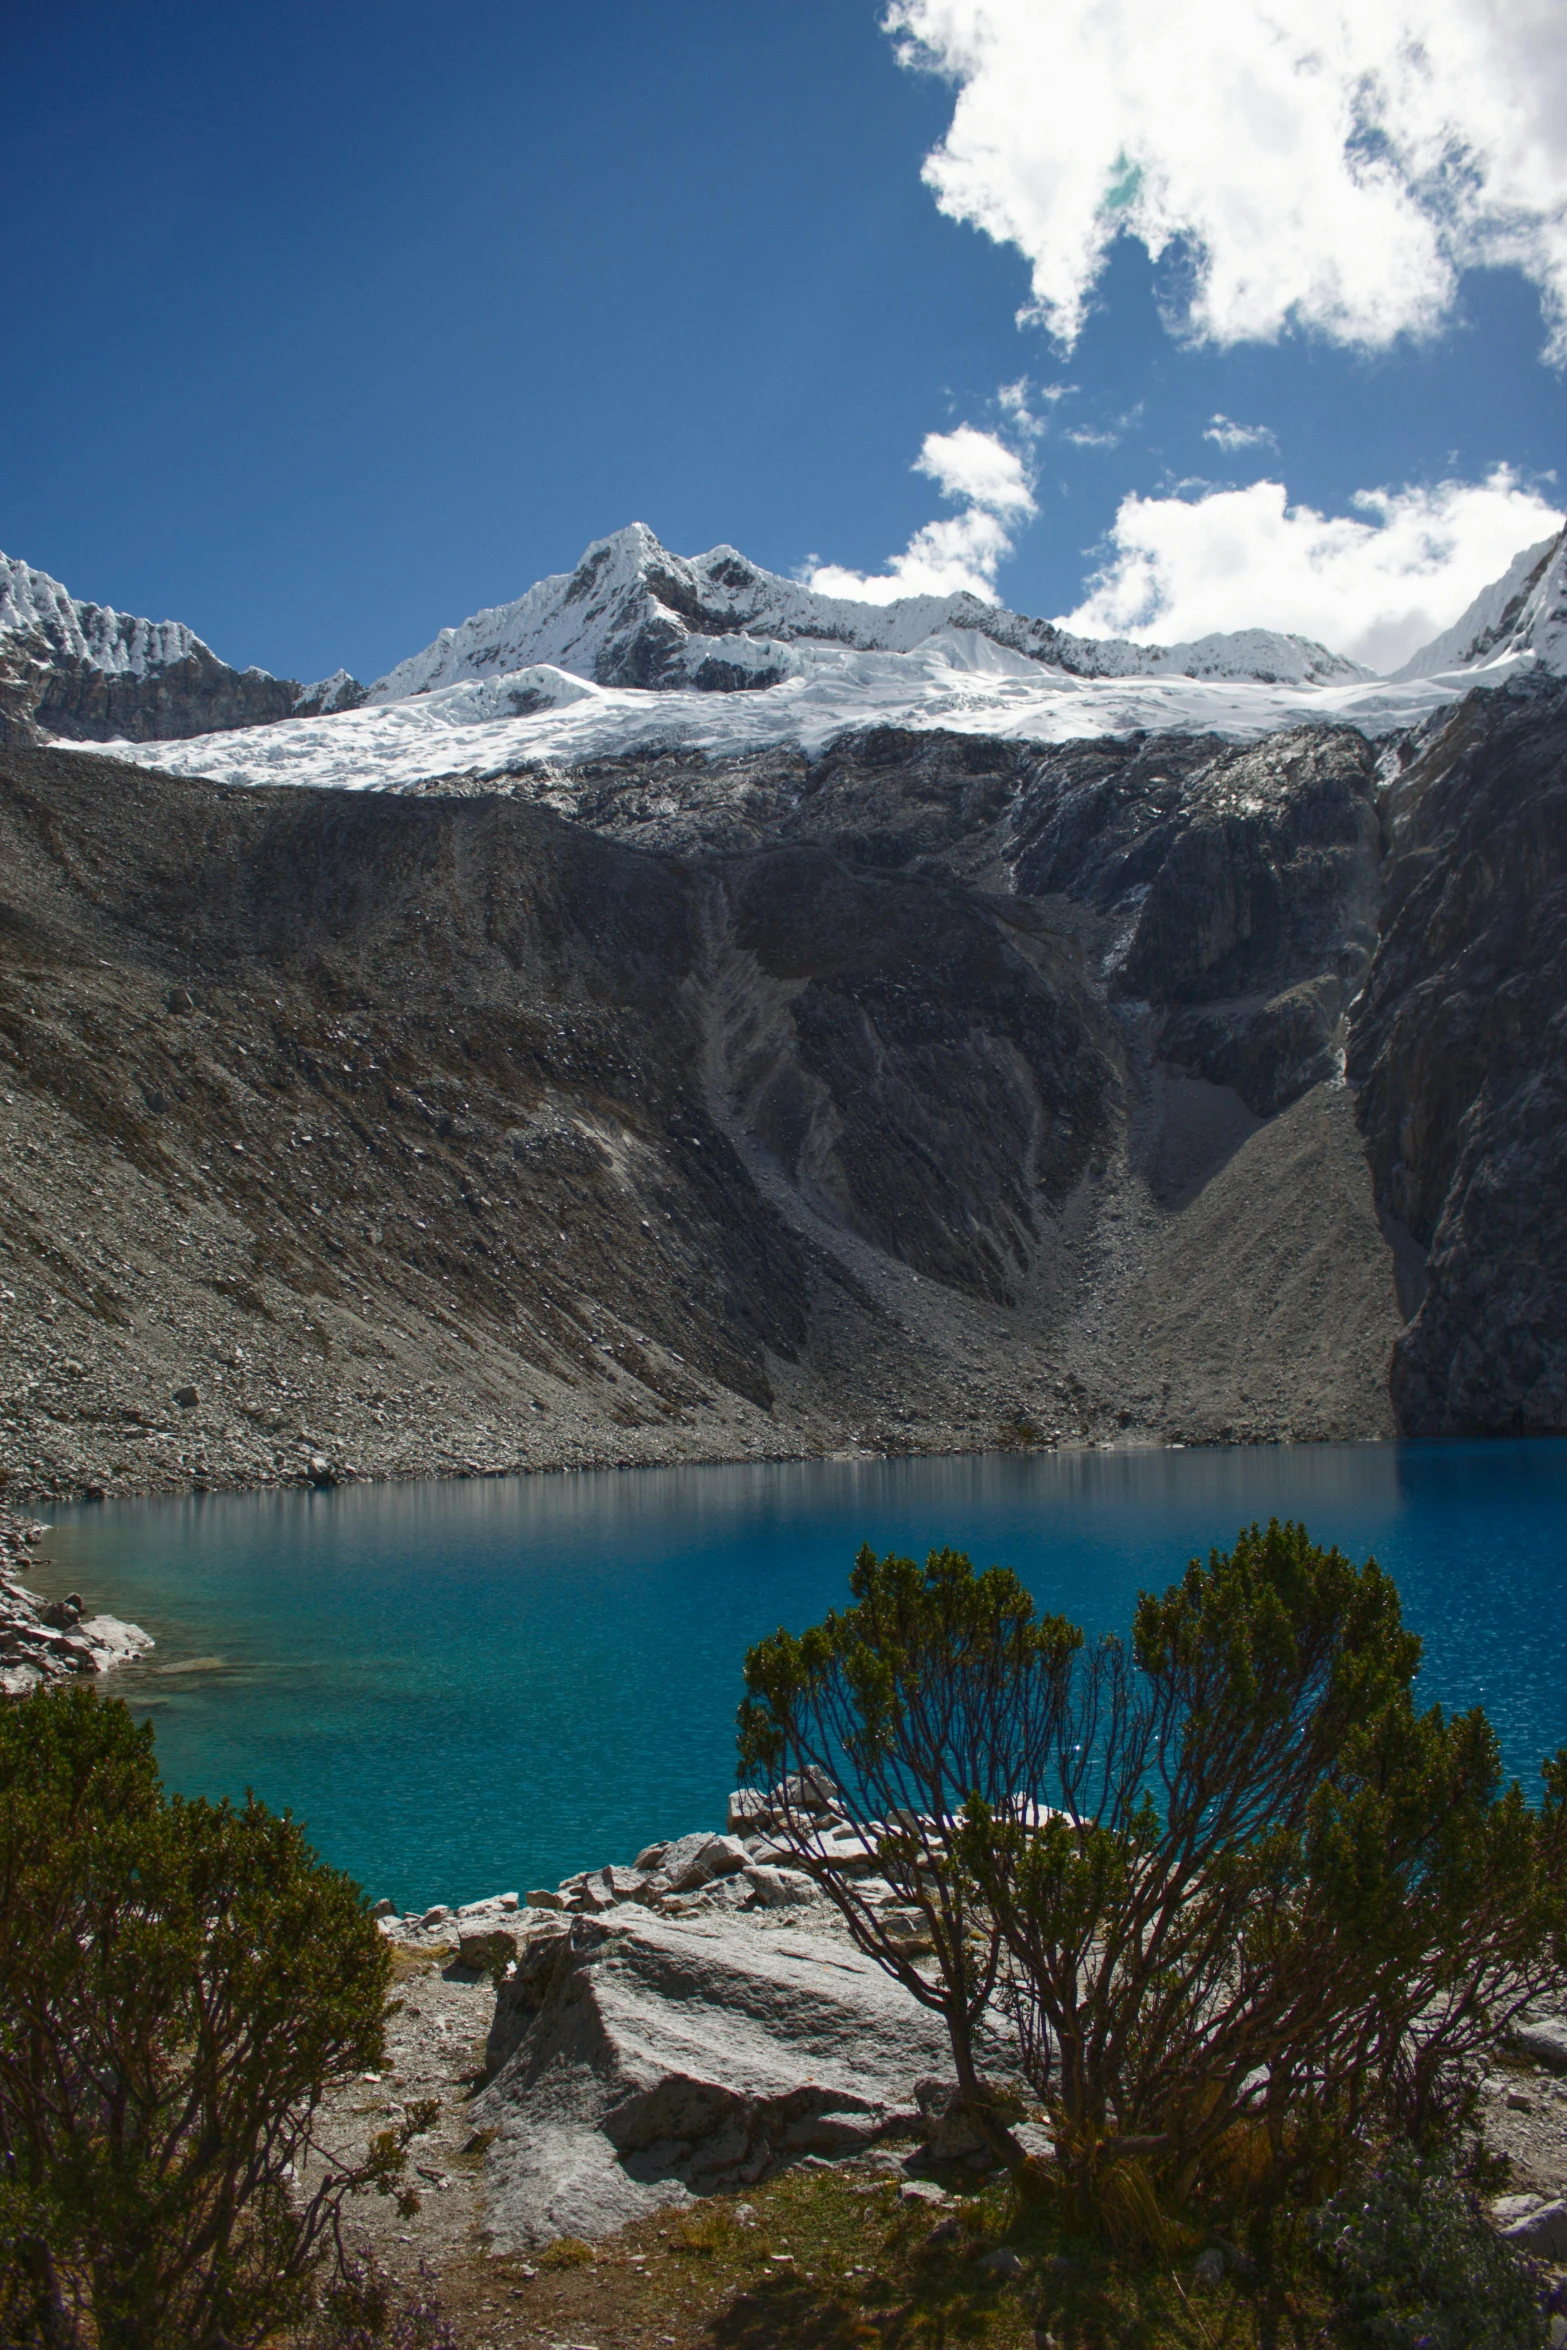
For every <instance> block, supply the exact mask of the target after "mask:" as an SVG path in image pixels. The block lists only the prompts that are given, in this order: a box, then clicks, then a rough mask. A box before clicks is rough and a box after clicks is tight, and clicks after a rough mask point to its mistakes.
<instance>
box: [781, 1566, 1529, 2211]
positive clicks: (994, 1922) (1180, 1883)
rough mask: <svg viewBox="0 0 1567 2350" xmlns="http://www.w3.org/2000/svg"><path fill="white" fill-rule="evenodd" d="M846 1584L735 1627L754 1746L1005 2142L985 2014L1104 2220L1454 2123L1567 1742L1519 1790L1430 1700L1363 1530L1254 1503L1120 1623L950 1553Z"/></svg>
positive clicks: (873, 1951)
mask: <svg viewBox="0 0 1567 2350" xmlns="http://www.w3.org/2000/svg"><path fill="white" fill-rule="evenodd" d="M851 1597H852V1602H853V1604H852V1605H851V1606H850V1607H848V1608H847V1609H845V1610H843V1611H841V1612H834V1613H833V1614H831V1615H829V1616H828V1618H827V1619H826V1621H825V1622H824V1623H822V1624H820V1625H818V1626H816V1627H815V1628H813V1629H812V1630H810V1631H808V1632H806V1633H805V1634H803V1635H802V1636H800V1637H798V1638H797V1637H795V1636H793V1635H791V1634H789V1633H786V1632H782V1631H780V1632H778V1633H776V1634H775V1635H774V1636H773V1637H772V1638H770V1639H768V1640H764V1641H762V1642H761V1643H760V1644H759V1645H758V1646H757V1647H755V1648H754V1649H752V1651H751V1652H750V1654H749V1656H748V1657H747V1659H746V1689H747V1695H746V1699H745V1702H744V1704H743V1706H742V1708H741V1714H740V1747H741V1759H742V1764H743V1766H744V1767H745V1768H746V1769H747V1770H748V1771H749V1772H750V1774H751V1775H752V1776H753V1777H754V1778H760V1779H762V1780H763V1781H764V1782H767V1783H771V1782H773V1781H776V1782H778V1785H777V1787H776V1789H775V1790H774V1792H773V1795H772V1798H771V1800H772V1801H773V1803H774V1807H775V1811H776V1815H777V1817H778V1819H779V1834H780V1836H781V1837H782V1839H783V1840H784V1841H785V1842H786V1843H787V1844H788V1845H789V1846H790V1847H791V1851H792V1858H793V1861H794V1863H795V1865H796V1866H797V1867H799V1868H800V1869H802V1870H803V1871H804V1872H805V1873H806V1874H807V1875H809V1876H810V1877H812V1878H813V1879H814V1880H815V1881H816V1883H817V1884H818V1885H819V1886H820V1887H821V1889H822V1890H823V1892H825V1893H826V1894H827V1895H828V1897H829V1898H830V1899H831V1900H832V1901H833V1902H834V1903H835V1904H836V1905H837V1907H838V1909H839V1910H840V1911H841V1912H842V1914H843V1916H844V1918H845V1920H846V1922H847V1924H848V1927H849V1931H850V1932H851V1934H852V1935H853V1936H854V1939H855V1940H856V1942H857V1943H858V1944H859V1945H860V1947H861V1948H862V1949H864V1950H865V1951H867V1952H868V1953H869V1954H870V1955H871V1956H872V1957H873V1958H875V1959H876V1960H877V1961H878V1963H879V1964H880V1965H881V1966H883V1967H884V1968H885V1969H886V1970H887V1971H888V1972H889V1973H890V1974H892V1975H894V1976H895V1977H896V1978H897V1979H898V1980H899V1981H900V1982H902V1983H903V1984H904V1986H905V1988H906V1989H907V1990H908V1991H909V1992H910V1993H911V1995H912V1996H913V1997H914V1998H916V1999H918V2000H920V2001H921V2002H922V2003H923V2004H924V2005H926V2006H929V2007H932V2008H934V2009H936V2010H938V2011H939V2012H940V2013H941V2014H942V2015H943V2016H944V2018H945V2020H946V2023H947V2026H948V2031H949V2034H950V2037H951V2043H952V2051H953V2059H954V2065H955V2069H956V2072H957V2077H958V2084H959V2088H960V2091H961V2092H962V2093H963V2095H964V2096H965V2097H966V2098H967V2099H968V2101H969V2102H970V2105H971V2108H972V2111H973V2115H974V2119H975V2121H976V2123H977V2124H978V2126H979V2127H980V2128H981V2130H982V2131H983V2132H984V2134H985V2135H986V2136H987V2137H988V2139H989V2140H990V2142H991V2144H992V2146H993V2148H994V2149H995V2151H996V2152H997V2154H998V2155H999V2156H1000V2157H1001V2158H1002V2159H1003V2160H1005V2161H1007V2162H1008V2163H1009V2164H1010V2165H1011V2166H1012V2167H1013V2168H1014V2170H1016V2171H1017V2172H1018V2173H1019V2174H1020V2175H1023V2176H1027V2171H1028V2166H1027V2165H1026V2164H1025V2161H1024V2157H1023V2154H1022V2151H1021V2148H1020V2146H1019V2144H1018V2141H1017V2140H1016V2138H1015V2137H1014V2136H1013V2135H1012V2133H1011V2132H1010V2130H1009V2129H1008V2128H1007V2127H1006V2124H1005V2122H1004V2120H1003V2118H1002V2117H1001V2115H1000V2114H999V2112H998V2111H997V2110H996V2108H995V2105H994V2101H993V2100H987V2098H986V2097H985V2095H984V2092H983V2085H982V2083H981V2081H980V2079H979V2075H978V2070H977V2065H976V2058H975V2048H976V2034H977V2032H978V2030H979V2027H980V2020H981V2018H982V2016H985V2015H986V2014H987V2012H988V2014H989V2016H990V2018H991V2019H992V2021H994V2020H995V2019H998V2018H999V2019H1001V2020H1002V2022H1003V2023H1005V2024H1009V2025H1010V2028H1011V2031H1012V2034H1013V2035H1014V2039H1015V2047H1016V2054H1017V2060H1018V2064H1019V2067H1020V2069H1021V2071H1022V2072H1023V2073H1024V2075H1025V2076H1026V2077H1027V2078H1028V2079H1029V2080H1030V2081H1031V2082H1032V2084H1033V2086H1034V2088H1035V2091H1036V2093H1037V2094H1038V2095H1039V2096H1040V2097H1041V2099H1042V2100H1043V2101H1044V2102H1045V2104H1046V2105H1047V2107H1048V2109H1049V2111H1050V2113H1051V2115H1052V2117H1053V2120H1054V2124H1055V2134H1056V2155H1057V2163H1058V2166H1059V2169H1058V2172H1057V2174H1056V2175H1058V2176H1060V2177H1063V2178H1064V2179H1066V2180H1067V2181H1069V2182H1070V2183H1071V2185H1072V2187H1073V2189H1074V2191H1075V2193H1076V2196H1077V2198H1078V2201H1079V2204H1080V2205H1081V2206H1082V2207H1084V2208H1085V2210H1092V2211H1094V2212H1097V2213H1098V2214H1099V2215H1100V2216H1101V2217H1103V2216H1105V2215H1106V2214H1107V2213H1114V2212H1117V2211H1120V2212H1129V2213H1132V2214H1135V2213H1136V2212H1137V2211H1138V2210H1143V2211H1145V2212H1146V2213H1147V2214H1148V2215H1149V2216H1148V2223H1147V2224H1148V2226H1149V2227H1150V2228H1154V2229H1155V2230H1156V2229H1157V2219H1156V2216H1155V2215H1156V2212H1157V2209H1158V2208H1159V2204H1160V2198H1165V2199H1168V2198H1170V2197H1174V2198H1175V2199H1176V2200H1177V2201H1178V2202H1179V2201H1184V2200H1185V2199H1187V2198H1189V2197H1191V2196H1193V2195H1196V2194H1205V2195H1208V2196H1210V2197H1221V2198H1224V2199H1226V2200H1228V2201H1230V2202H1235V2201H1237V2200H1241V2201H1245V2200H1247V2199H1250V2200H1253V2201H1262V2202H1266V2200H1267V2199H1268V2198H1269V2197H1274V2198H1276V2197H1277V2196H1279V2195H1281V2194H1282V2193H1283V2192H1284V2191H1285V2190H1286V2188H1288V2187H1289V2186H1291V2185H1299V2184H1300V2183H1301V2182H1302V2181H1311V2182H1314V2184H1315V2187H1316V2188H1317V2189H1319V2190H1321V2191H1325V2189H1326V2187H1327V2186H1328V2185H1329V2184H1331V2183H1332V2182H1333V2181H1334V2179H1335V2178H1336V2177H1337V2176H1338V2175H1339V2173H1340V2171H1341V2168H1342V2164H1343V2162H1344V2160H1345V2158H1346V2153H1347V2150H1348V2149H1350V2148H1352V2147H1353V2146H1354V2145H1356V2144H1364V2143H1369V2142H1370V2141H1371V2140H1372V2139H1373V2138H1374V2137H1375V2134H1376V2133H1377V2132H1378V2131H1379V2130H1386V2129H1388V2128H1396V2129H1398V2130H1399V2131H1401V2132H1405V2133H1407V2134H1409V2135H1410V2136H1411V2137H1412V2139H1413V2140H1414V2141H1415V2142H1416V2143H1418V2144H1428V2143H1429V2144H1434V2143H1437V2142H1439V2141H1440V2140H1441V2139H1442V2138H1443V2137H1444V2136H1449V2135H1451V2133H1452V2131H1453V2130H1454V2129H1455V2128H1456V2126H1457V2124H1458V2122H1459V2121H1460V2119H1461V2118H1462V2115H1463V2113H1464V2111H1465V2109H1466V2099H1467V2097H1468V2093H1469V2083H1470V2081H1471V2079H1472V2075H1473V2069H1474V2067H1473V2060H1474V2059H1475V2057H1476V2056H1477V2055H1478V2054H1479V2053H1480V2052H1481V2051H1482V2050H1483V2049H1485V2048H1487V2047H1489V2046H1490V2045H1492V2044H1493V2043H1495V2042H1496V2041H1497V2040H1498V2039H1499V2038H1500V2037H1502V2036H1503V2035H1504V2034H1505V2032H1506V2029H1507V2027H1508V2025H1509V2023H1510V2022H1511V2020H1512V2019H1513V2018H1514V2017H1515V2016H1516V2015H1517V2013H1518V2012H1519V2011H1520V2010H1521V2009H1522V2008H1523V2007H1524V2006H1526V2005H1527V2004H1528V2003H1529V2001H1530V2000H1531V1999H1533V1998H1534V1997H1536V1996H1538V1994H1539V1992H1540V1991H1541V1989H1542V1988H1543V1987H1544V1986H1545V1985H1546V1983H1547V1982H1549V1981H1552V1980H1555V1979H1559V1975H1560V1970H1561V1966H1562V1960H1563V1937H1564V1933H1567V1753H1564V1754H1560V1755H1558V1756H1557V1757H1555V1758H1554V1760H1552V1761H1549V1762H1547V1764H1546V1765H1545V1766H1544V1777H1545V1792H1544V1799H1543V1801H1542V1803H1541V1804H1540V1805H1539V1806H1538V1807H1535V1808H1531V1807H1530V1806H1529V1805H1528V1804H1526V1802H1525V1801H1524V1798H1523V1795H1522V1793H1521V1791H1520V1789H1519V1788H1518V1786H1517V1785H1516V1784H1513V1785H1504V1784H1503V1781H1502V1774H1501V1769H1500V1762H1499V1756H1498V1749H1497V1743H1496V1739H1495V1736H1494V1733H1493V1732H1492V1730H1491V1727H1490V1725H1489V1723H1488V1722H1487V1721H1486V1719H1485V1716H1484V1715H1483V1714H1482V1713H1481V1712H1479V1711H1478V1710H1476V1711H1474V1712H1471V1713H1466V1714H1461V1715H1456V1716H1451V1717H1450V1716H1448V1715H1446V1714H1444V1713H1443V1711H1442V1710H1441V1709H1440V1708H1439V1707H1432V1708H1430V1709H1428V1710H1426V1711H1424V1712H1422V1711H1419V1710H1418V1709H1417V1708H1416V1705H1415V1703H1414V1699H1413V1695H1412V1684H1413V1681H1414V1678H1415V1675H1416V1673H1417V1670H1418V1666H1419V1660H1420V1643H1419V1641H1418V1640H1417V1639H1416V1638H1415V1636H1414V1635H1413V1634H1412V1633H1411V1632H1410V1631H1409V1630H1408V1629H1407V1628H1406V1627H1405V1625H1404V1623H1403V1621H1402V1616H1401V1611H1400V1607H1399V1601H1398V1594H1397V1591H1396V1589H1395V1587H1394V1585H1393V1583H1392V1582H1391V1580H1390V1579H1389V1578H1388V1577H1387V1576H1386V1575H1385V1574H1383V1573H1382V1572H1381V1570H1380V1569H1379V1568H1378V1567H1377V1565H1376V1563H1375V1562H1374V1561H1368V1562H1367V1563H1366V1564H1365V1565H1364V1566H1363V1567H1355V1566H1353V1565H1352V1564H1351V1563H1350V1561H1349V1560H1348V1559H1346V1558H1345V1557H1344V1556H1343V1554H1342V1553H1341V1552H1339V1551H1337V1550H1324V1549H1321V1548H1319V1547H1318V1546H1316V1545H1315V1544H1313V1543H1312V1542H1311V1541H1310V1540H1309V1538H1308V1536H1307V1534H1306V1532H1305V1530H1304V1528H1302V1527H1299V1526H1291V1525H1284V1526H1281V1525H1279V1524H1277V1523H1274V1524H1272V1525H1270V1526H1269V1527H1268V1528H1267V1529H1266V1530H1265V1531H1264V1530H1262V1529H1260V1528H1258V1527H1252V1528H1251V1529H1249V1530H1247V1531H1243V1532H1242V1534H1241V1535H1240V1537H1239V1539H1238V1540H1237V1542H1236V1543H1235V1545H1234V1547H1233V1548H1232V1549H1231V1550H1229V1551H1227V1552H1219V1551H1215V1552H1213V1553H1212V1554H1211V1556H1210V1558H1209V1559H1208V1561H1207V1563H1206V1564H1202V1563H1199V1562H1197V1561H1195V1560H1194V1561H1193V1562H1192V1564H1191V1565H1190V1566H1189V1567H1188V1569H1187V1571H1186V1573H1185V1575H1184V1576H1183V1577H1182V1578H1181V1580H1180V1581H1179V1582H1177V1583H1175V1584H1173V1585H1172V1586H1171V1587H1170V1588H1169V1589H1168V1590H1167V1591H1165V1592H1164V1593H1163V1594H1162V1595H1158V1596H1155V1595H1151V1594H1146V1593H1145V1594H1144V1595H1143V1597H1142V1598H1141V1599H1140V1600H1139V1603H1138V1606H1137V1610H1136V1614H1135V1618H1134V1622H1133V1626H1132V1634H1131V1639H1130V1641H1129V1642H1125V1641H1123V1640H1121V1639H1119V1638H1116V1637H1109V1638H1106V1639H1102V1640H1099V1641H1097V1642H1090V1641H1088V1640H1087V1639H1085V1637H1084V1635H1083V1633H1082V1632H1081V1631H1080V1630H1079V1629H1078V1628H1077V1627H1076V1626H1074V1625H1072V1624H1070V1623H1068V1622H1066V1621H1065V1620H1064V1619H1063V1618H1061V1617H1059V1616H1050V1615H1045V1616H1041V1615H1039V1614H1038V1613H1037V1612H1036V1610H1035V1608H1034V1605H1033V1602H1032V1600H1031V1598H1030V1596H1029V1594H1028V1593H1027V1591H1026V1590H1025V1589H1024V1588H1023V1586H1022V1584H1021V1583H1020V1582H1019V1581H1018V1580H1017V1578H1016V1577H1015V1576H1014V1575H1012V1574H1010V1573H1009V1572H1007V1571H1006V1570H1003V1569H1000V1568H991V1569H990V1570H988V1571H987V1572H985V1573H983V1574H976V1573H975V1571H974V1569H973V1567H972V1566H971V1564H970V1562H969V1560H968V1559H967V1558H966V1557H965V1556H963V1555H962V1554H961V1553H959V1552H956V1551H952V1550H939V1551H933V1552H932V1553H931V1554H930V1556H929V1558H928V1559H927V1561H926V1564H925V1566H924V1567H923V1569H922V1568H920V1567H919V1566H917V1565H916V1564H915V1563H914V1562H913V1561H912V1560H910V1559H905V1558H899V1557H895V1556H888V1557H886V1558H878V1557H877V1556H876V1555H875V1553H874V1552H872V1551H870V1550H869V1549H866V1550H862V1551H861V1553H860V1555H859V1558H858V1560H857V1562H856V1565H855V1568H854V1572H853V1575H852V1577H851ZM824 1785H830V1786H831V1787H832V1788H833V1789H834V1790H835V1791H836V1792H835V1797H834V1801H835V1806H836V1808H837V1810H838V1811H839V1813H840V1814H842V1815H844V1816H846V1817H847V1818H848V1819H849V1820H850V1821H851V1822H852V1823H853V1824H854V1825H856V1826H857V1827H858V1829H859V1831H860V1843H861V1850H860V1851H858V1852H854V1851H852V1850H851V1852H850V1854H849V1857H848V1859H846V1857H845V1844H844V1839H843V1837H842V1834H841V1832H838V1831H832V1832H829V1830H828V1829H827V1828H826V1827H825V1826H824V1823H823V1819H822V1815H821V1812H820V1808H819V1791H820V1789H821V1788H822V1787H823V1786H824ZM868 1853H874V1856H875V1859H876V1862H877V1865H878V1867H879V1871H880V1873H881V1875H882V1876H883V1877H885V1879H886V1880H887V1881H888V1882H889V1883H890V1885H891V1886H892V1888H893V1889H894V1891H895V1892H896V1893H897V1894H899V1895H900V1896H901V1897H902V1900H903V1903H904V1904H905V1906H907V1905H912V1906H913V1907H914V1909H916V1910H917V1911H918V1912H919V1914H920V1917H921V1919H922V1921H923V1932H922V1934H921V1935H920V1937H919V1938H918V1939H919V1941H921V1942H923V1943H924V1944H925V1945H926V1946H927V1948H928V1952H929V1954H930V1955H929V1956H921V1955H917V1954H916V1952H915V1950H914V1949H911V1938H910V1937H909V1935H908V1933H907V1931H906V1930H905V1929H903V1928H902V1927H900V1926H895V1925H894V1923H892V1922H890V1921H889V1918H888V1913H887V1909H886V1906H885V1902H884V1900H878V1898H877V1896H876V1893H875V1890H874V1888H873V1887H872V1886H870V1885H868V1884H867V1882H866V1879H865V1875H864V1869H863V1861H864V1858H865V1856H866V1855H867V1854H868ZM1155 2189H1157V2192H1155Z"/></svg>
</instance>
